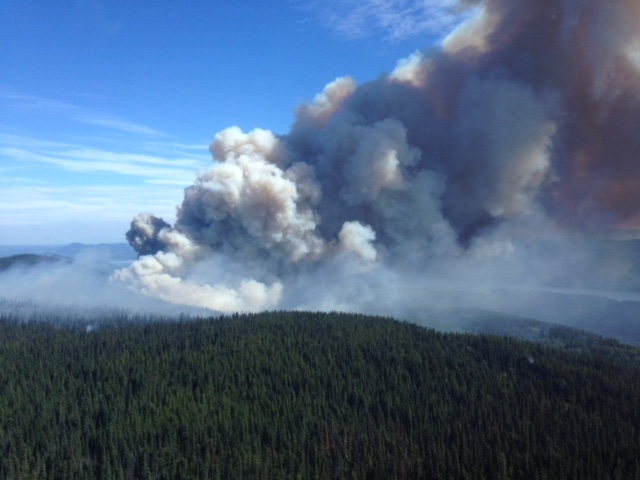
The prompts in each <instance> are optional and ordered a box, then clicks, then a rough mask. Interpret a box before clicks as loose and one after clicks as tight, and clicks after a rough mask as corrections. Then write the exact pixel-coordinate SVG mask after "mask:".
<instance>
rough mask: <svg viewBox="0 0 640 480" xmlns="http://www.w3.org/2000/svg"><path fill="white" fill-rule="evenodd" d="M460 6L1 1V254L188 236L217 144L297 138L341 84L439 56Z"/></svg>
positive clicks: (392, 1)
mask: <svg viewBox="0 0 640 480" xmlns="http://www.w3.org/2000/svg"><path fill="white" fill-rule="evenodd" d="M455 3H456V2H455V1H454V0H432V1H429V2H426V1H418V0H360V1H354V0H325V1H316V0H307V1H303V0H271V1H269V2H266V1H258V0H247V1H238V2H222V1H213V0H184V1H177V0H175V1H169V0H166V1H154V2H152V1H143V0H140V1H135V2H131V1H124V0H68V1H66V0H65V1H46V0H38V1H36V0H4V1H3V2H0V244H4V245H16V244H66V243H71V242H84V243H101V242H121V241H124V233H125V232H126V230H127V229H128V228H129V222H130V220H131V218H132V217H133V216H134V215H136V214H137V213H140V212H153V213H154V214H156V215H159V216H162V217H164V218H165V219H166V220H167V221H169V222H172V221H173V219H174V216H175V208H176V206H178V205H179V204H180V202H181V200H182V192H183V189H184V188H185V187H186V186H188V185H190V184H191V183H192V182H193V179H194V178H195V175H196V173H197V172H198V171H199V170H201V169H203V168H206V167H208V166H209V165H210V163H211V159H210V154H209V152H208V150H207V148H208V144H209V143H210V142H211V141H212V140H213V137H214V135H215V134H216V133H217V132H219V131H221V130H222V129H224V128H226V127H229V126H232V125H237V126H239V127H240V128H242V129H243V130H245V131H248V130H251V129H253V128H256V127H260V128H267V129H271V130H273V131H275V132H276V133H286V132H287V130H288V129H289V125H290V123H291V122H292V120H293V111H294V109H295V108H296V106H297V105H299V104H300V103H301V102H304V101H310V100H312V99H313V97H314V96H315V94H317V93H318V92H320V91H321V90H322V88H323V87H324V85H325V84H327V83H329V82H331V81H332V80H334V79H335V78H336V77H339V76H343V75H350V76H352V77H353V78H355V80H356V81H357V82H358V83H362V82H365V81H367V80H370V79H373V78H376V77H377V76H379V75H380V74H382V73H383V72H388V71H390V70H392V69H393V68H394V66H395V64H396V62H397V61H398V60H399V59H401V58H403V57H406V56H408V55H409V54H411V53H413V52H414V51H416V50H418V49H425V48H426V49H429V48H432V47H433V46H434V45H437V43H438V41H439V40H440V39H441V38H443V36H444V35H446V33H447V32H449V31H450V30H451V28H452V27H453V26H454V25H455V24H456V23H457V22H459V21H460V20H461V18H460V17H458V16H456V15H455V14H453V13H451V9H450V7H451V6H452V5H454V4H455Z"/></svg>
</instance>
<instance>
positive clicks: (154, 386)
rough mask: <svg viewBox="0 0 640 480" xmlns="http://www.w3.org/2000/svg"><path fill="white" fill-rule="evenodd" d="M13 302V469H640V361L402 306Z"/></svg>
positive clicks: (459, 474) (375, 473)
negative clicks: (433, 317)
mask: <svg viewBox="0 0 640 480" xmlns="http://www.w3.org/2000/svg"><path fill="white" fill-rule="evenodd" d="M85 327H86V325H85V326H82V325H80V324H76V325H75V326H73V325H71V326H67V327H60V326H59V325H58V326H56V325H51V324H48V323H42V322H29V323H20V322H17V321H15V320H14V319H12V318H8V317H3V318H0V365H1V367H2V368H0V478H60V479H75V478H77V479H84V478H86V479H94V478H95V479H111V478H114V479H120V478H123V479H124V478H167V479H178V478H185V479H186V478H189V479H192V478H210V479H233V478H245V479H246V478H259V479H260V478H262V479H286V478H292V479H294V478H300V479H314V478H318V479H320V478H323V479H324V478H336V479H341V478H348V479H394V478H398V479H399V478H412V479H423V478H452V479H465V478H466V479H485V478H497V479H499V478H522V479H545V478H548V479H557V478H575V479H589V478H594V479H596V478H597V479H607V478H620V479H622V478H624V479H627V478H640V461H639V460H638V452H639V451H640V409H639V408H638V407H640V400H639V399H640V369H638V368H632V367H625V366H619V365H615V364H614V363H612V362H609V361H607V360H606V359H599V358H596V357H593V356H589V355H583V354H577V353H572V352H562V351H559V350H556V349H551V348H547V347H544V346H540V345H534V344H532V343H526V342H522V341H517V340H513V339H507V338H499V337H489V336H471V335H459V334H442V333H436V332H434V331H432V330H427V329H424V328H421V327H418V326H416V325H413V324H408V323H400V322H396V321H393V320H390V319H383V318H372V317H365V316H360V315H347V314H337V313H334V314H320V313H304V312H279V313H269V314H260V315H251V316H238V315H236V316H233V317H229V318H221V319H211V320H189V321H183V322H145V323H138V324H132V323H125V322H114V323H110V324H108V325H107V324H102V326H101V327H99V328H98V329H96V330H93V331H87V330H90V329H87V328H85Z"/></svg>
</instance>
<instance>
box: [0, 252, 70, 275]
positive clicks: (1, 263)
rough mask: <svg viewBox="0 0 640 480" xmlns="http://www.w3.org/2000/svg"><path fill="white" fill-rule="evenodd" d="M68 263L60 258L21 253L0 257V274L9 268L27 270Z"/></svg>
mask: <svg viewBox="0 0 640 480" xmlns="http://www.w3.org/2000/svg"><path fill="white" fill-rule="evenodd" d="M69 261H70V260H69V259H68V258H64V257H60V256H54V255H36V254H33V253H22V254H19V255H12V256H10V257H0V272H2V271H4V270H9V269H10V268H18V267H20V268H28V267H35V266H37V265H50V264H53V263H57V262H66V263H68V262H69Z"/></svg>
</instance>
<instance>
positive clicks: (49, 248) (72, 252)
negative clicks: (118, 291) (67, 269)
mask: <svg viewBox="0 0 640 480" xmlns="http://www.w3.org/2000/svg"><path fill="white" fill-rule="evenodd" d="M20 254H34V255H54V256H55V255H60V256H67V257H72V258H76V257H78V256H81V255H91V256H95V257H97V258H99V259H101V260H111V261H118V260H134V259H135V258H136V257H137V255H136V252H135V250H133V248H131V245H129V244H128V243H100V244H96V245H89V244H84V243H70V244H68V245H0V257H8V256H13V255H20Z"/></svg>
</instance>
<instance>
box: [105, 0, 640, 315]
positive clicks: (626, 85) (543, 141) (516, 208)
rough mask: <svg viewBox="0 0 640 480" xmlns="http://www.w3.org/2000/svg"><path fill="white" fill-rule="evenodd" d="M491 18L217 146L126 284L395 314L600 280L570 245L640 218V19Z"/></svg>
mask: <svg viewBox="0 0 640 480" xmlns="http://www.w3.org/2000/svg"><path fill="white" fill-rule="evenodd" d="M463 3H464V4H467V3H469V2H460V5H461V6H462V4H463ZM478 3H479V4H480V5H481V7H482V8H480V9H478V13H477V15H476V16H475V17H473V18H472V19H470V20H469V21H468V22H467V23H466V24H464V25H462V26H461V27H460V28H458V30H456V31H455V32H453V33H452V34H451V35H449V37H447V39H446V40H445V41H444V44H443V45H444V46H443V49H442V50H441V51H439V52H435V53H434V54H432V55H431V56H425V55H423V54H419V53H416V54H413V55H411V56H410V57H408V58H407V59H406V60H404V61H400V62H398V65H397V67H396V69H395V70H394V71H393V72H392V73H391V74H389V75H386V76H383V77H381V78H379V79H377V80H375V81H372V82H369V83H366V84H363V85H361V86H357V85H356V84H355V82H354V81H353V80H352V79H351V78H349V77H344V78H339V79H336V80H335V81H333V82H331V83H330V84H328V85H327V86H326V87H325V89H324V91H323V92H322V93H320V94H319V95H317V96H316V98H315V99H314V101H313V102H311V103H309V104H304V105H302V106H300V107H299V108H298V109H297V111H296V118H295V121H294V124H293V126H292V129H291V131H290V132H289V133H288V134H287V135H276V134H274V133H272V132H270V131H267V130H260V129H258V130H254V131H251V132H243V131H241V130H240V129H239V128H237V127H231V128H228V129H226V130H224V131H222V132H221V133H219V134H218V135H217V136H216V137H215V139H214V141H213V143H212V144H211V147H210V151H211V153H212V155H213V164H212V166H211V167H210V168H209V169H207V170H206V171H203V172H201V173H200V174H199V175H198V176H197V178H196V180H195V182H194V184H193V185H192V186H190V187H188V188H187V189H186V190H185V196H184V200H183V202H182V205H181V206H180V207H179V209H178V215H177V221H176V223H175V225H173V226H170V225H168V224H167V223H166V222H164V221H163V220H161V219H159V218H156V217H154V216H153V215H150V214H143V215H140V216H138V217H136V218H135V219H134V220H133V222H132V224H131V230H130V231H129V232H128V233H127V238H128V239H129V241H130V243H131V244H132V245H133V247H134V248H136V250H137V251H138V252H139V253H140V255H141V256H140V258H139V260H138V261H137V262H135V263H134V264H133V265H132V266H131V267H129V268H127V269H122V270H119V271H118V272H116V273H115V274H114V276H113V279H114V280H116V281H120V282H124V283H125V284H127V285H129V286H131V287H132V288H134V289H136V290H138V291H141V292H143V293H145V294H146V295H149V296H151V297H157V298H161V299H163V300H166V301H170V302H174V303H178V304H185V305H195V306H200V307H206V308H210V309H212V310H221V311H238V310H243V311H244V310H249V311H255V310H262V309H267V308H279V307H280V308H323V309H326V308H329V309H338V308H346V309H350V310H360V311H374V312H378V313H381V312H384V313H398V311H399V310H400V311H405V310H407V309H410V308H417V307H416V306H415V305H422V304H424V302H426V301H427V300H428V301H433V302H436V301H438V299H442V298H443V295H442V291H443V288H444V290H446V291H450V290H451V288H450V286H451V283H450V280H451V279H454V280H456V281H458V280H459V279H465V281H467V282H468V283H467V285H471V284H473V285H474V286H475V287H477V286H478V285H491V284H500V285H505V284H509V283H511V282H517V283H519V284H526V285H536V284H538V285H544V284H554V283H557V282H562V281H564V282H568V283H569V284H570V283H571V282H574V281H576V279H577V278H578V277H580V276H584V274H585V273H587V274H594V272H595V270H590V269H591V267H592V263H593V262H591V263H589V262H586V263H589V265H586V264H585V262H583V259H584V258H585V257H586V256H588V253H586V252H591V250H590V243H589V242H588V241H587V240H584V241H582V240H581V242H583V243H581V245H582V246H581V247H580V248H572V242H573V243H575V241H574V240H575V238H576V235H582V233H580V232H583V231H584V230H589V231H591V232H593V231H598V232H601V233H602V232H604V233H603V234H605V235H606V234H607V232H611V231H612V229H615V228H618V227H617V226H618V225H620V224H625V225H628V224H629V222H630V221H632V220H633V219H634V218H638V213H637V205H638V204H637V203H634V201H633V200H634V199H635V198H638V199H639V200H640V194H637V193H633V194H630V195H629V196H627V195H625V192H631V189H630V187H629V185H637V183H633V182H631V183H629V180H630V178H632V179H636V180H637V179H640V165H638V162H637V159H638V158H640V156H638V155H636V154H640V151H639V147H638V142H637V140H636V133H635V131H634V130H633V128H635V126H637V125H638V124H639V123H638V122H639V121H640V96H639V95H638V93H639V92H640V90H639V88H640V72H639V71H638V69H637V63H638V62H637V55H636V53H637V50H638V48H637V45H640V27H638V25H639V24H640V22H638V19H639V18H640V7H639V6H638V5H637V2H633V1H628V0H615V1H613V2H609V3H607V4H606V5H605V4H603V3H598V1H596V0H557V1H547V2H533V1H530V0H514V1H513V2H504V1H502V0H485V1H483V2H478ZM630 45H631V47H630ZM634 46H635V47H634ZM634 52H635V53H634ZM621 99H623V100H624V101H622V100H621ZM634 122H635V123H634ZM631 125H633V128H632V127H631ZM611 132H615V135H612V134H611ZM630 165H632V167H631V168H629V166H630ZM621 192H622V193H621ZM630 205H631V206H630ZM633 205H635V206H633ZM585 225H589V228H588V229H587V228H585ZM576 232H577V233H576ZM580 238H586V237H582V236H581V237H580ZM581 262H582V264H581ZM576 265H580V267H579V268H577V267H576V268H574V267H575V266H576ZM568 266H570V267H571V268H572V271H571V274H570V275H569V274H567V273H566V272H565V271H564V270H566V268H567V267H568ZM596 273H597V272H596ZM443 278H444V279H446V281H445V282H444V284H443V283H440V286H441V287H438V288H435V285H436V284H435V283H434V281H435V280H434V279H440V280H441V281H442V279H443ZM436 283H437V282H436ZM442 285H445V287H442ZM458 285H460V283H459V282H458ZM475 287H474V288H475ZM466 290H468V289H466ZM466 290H465V291H466ZM416 298H417V299H418V300H419V301H417V302H416V300H415V299H416ZM482 298H483V299H484V300H483V301H487V302H488V301H489V300H487V299H488V297H486V296H485V297H482ZM455 301H457V300H455Z"/></svg>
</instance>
